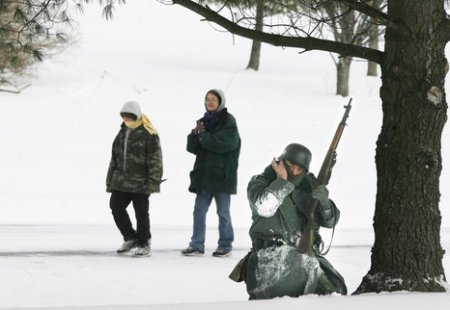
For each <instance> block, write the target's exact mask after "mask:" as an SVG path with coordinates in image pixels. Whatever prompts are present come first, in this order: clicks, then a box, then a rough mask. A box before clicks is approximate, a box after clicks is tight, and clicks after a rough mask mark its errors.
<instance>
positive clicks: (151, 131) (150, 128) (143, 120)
mask: <svg viewBox="0 0 450 310" xmlns="http://www.w3.org/2000/svg"><path fill="white" fill-rule="evenodd" d="M125 125H127V127H128V128H130V129H136V128H138V127H139V126H141V125H144V128H145V129H146V130H147V131H148V133H149V134H151V135H156V136H157V135H158V132H157V131H156V129H155V127H153V124H152V122H150V120H149V119H148V117H147V116H146V115H145V114H142V117H141V118H140V119H139V120H137V121H134V122H125Z"/></svg>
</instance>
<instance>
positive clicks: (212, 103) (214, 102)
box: [205, 93, 219, 112]
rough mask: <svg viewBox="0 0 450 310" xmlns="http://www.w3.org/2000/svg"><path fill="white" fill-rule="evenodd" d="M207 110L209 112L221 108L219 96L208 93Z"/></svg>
mask: <svg viewBox="0 0 450 310" xmlns="http://www.w3.org/2000/svg"><path fill="white" fill-rule="evenodd" d="M205 104H206V110H208V112H216V111H217V109H218V108H219V98H217V96H216V95H214V94H211V93H209V94H207V95H206V99H205Z"/></svg>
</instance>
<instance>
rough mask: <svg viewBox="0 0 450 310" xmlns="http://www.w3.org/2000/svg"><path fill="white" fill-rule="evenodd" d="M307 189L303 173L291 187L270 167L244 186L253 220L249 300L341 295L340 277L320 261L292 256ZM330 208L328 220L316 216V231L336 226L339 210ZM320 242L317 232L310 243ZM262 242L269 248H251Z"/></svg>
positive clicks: (307, 178) (303, 218)
mask: <svg viewBox="0 0 450 310" xmlns="http://www.w3.org/2000/svg"><path fill="white" fill-rule="evenodd" d="M313 184H315V178H314V176H313V175H311V174H306V173H305V175H304V177H303V179H302V180H301V181H300V182H299V184H298V185H297V186H294V184H292V183H291V182H288V181H286V180H284V179H281V178H277V177H276V174H275V172H274V170H273V169H272V167H271V166H269V167H267V168H266V169H265V171H264V173H262V174H261V175H258V176H254V177H253V178H252V180H251V181H250V183H249V185H248V189H247V190H248V199H249V202H250V207H251V209H252V219H253V224H252V226H251V228H250V237H251V238H252V242H253V245H254V246H253V250H252V252H250V254H249V256H248V257H247V259H248V261H247V266H246V267H245V268H246V270H245V271H244V272H246V279H245V280H246V284H247V291H248V293H249V295H250V299H265V298H274V297H281V296H292V297H297V296H300V295H303V294H311V293H316V294H329V293H332V292H338V293H341V294H346V293H347V288H346V285H345V282H344V279H343V277H342V276H341V275H340V274H339V273H338V272H337V271H336V269H334V267H333V266H332V265H331V264H330V263H329V262H328V261H327V260H326V259H325V258H324V257H323V256H320V255H316V256H315V257H312V258H311V257H309V256H308V255H305V254H301V253H299V252H298V251H297V247H298V244H299V242H300V238H301V232H302V229H303V225H304V224H305V223H306V209H307V206H308V205H309V202H310V201H311V191H312V188H313ZM277 206H278V207H277ZM331 208H332V210H333V217H332V218H330V219H328V220H325V219H324V218H323V216H322V215H321V212H320V211H318V212H317V214H316V222H317V223H318V224H319V225H320V226H324V227H329V228H331V227H334V225H336V223H337V221H338V219H339V210H338V209H337V208H336V206H335V205H334V203H331ZM275 210H276V211H275ZM274 240H275V241H274ZM320 240H321V239H320V235H318V232H317V235H316V241H319V242H320ZM262 242H266V243H265V244H273V246H269V247H260V246H257V245H258V244H259V245H261V244H263V243H262ZM305 266H308V267H307V268H305Z"/></svg>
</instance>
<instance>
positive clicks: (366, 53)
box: [172, 0, 384, 64]
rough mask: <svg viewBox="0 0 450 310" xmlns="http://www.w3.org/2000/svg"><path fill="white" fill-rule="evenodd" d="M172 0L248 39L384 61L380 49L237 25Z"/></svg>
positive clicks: (182, 0) (193, 5)
mask: <svg viewBox="0 0 450 310" xmlns="http://www.w3.org/2000/svg"><path fill="white" fill-rule="evenodd" d="M172 2H173V3H174V4H178V5H181V6H183V7H185V8H187V9H189V10H191V11H193V12H195V13H197V14H199V15H201V16H203V17H204V18H205V19H207V20H209V21H212V22H214V23H216V24H218V25H220V26H222V27H223V28H225V29H226V30H228V31H229V32H231V33H234V34H237V35H239V36H242V37H245V38H248V39H253V40H258V41H261V42H265V43H269V44H272V45H275V46H284V47H298V48H304V49H306V50H322V51H328V52H333V53H337V54H340V55H342V56H353V57H359V58H363V59H367V60H370V61H373V62H376V63H379V64H380V63H381V62H382V61H383V55H384V54H383V52H381V51H379V50H375V49H370V48H367V47H362V46H356V45H353V44H345V43H340V42H335V41H330V40H324V39H316V38H312V37H292V36H282V35H277V34H270V33H266V32H263V31H256V30H252V29H248V28H245V27H242V26H239V25H236V24H235V23H233V22H232V21H230V20H229V19H227V18H225V17H223V16H221V15H219V14H217V13H216V12H215V11H213V10H210V9H207V8H205V7H204V6H201V5H199V4H197V3H195V2H193V1H191V0H173V1H172Z"/></svg>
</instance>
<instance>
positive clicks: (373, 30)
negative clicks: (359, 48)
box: [367, 25, 378, 76]
mask: <svg viewBox="0 0 450 310" xmlns="http://www.w3.org/2000/svg"><path fill="white" fill-rule="evenodd" d="M369 47H370V48H373V49H378V26H376V25H372V26H370V28H369ZM367 75H368V76H378V64H377V63H375V62H373V61H369V62H368V65H367Z"/></svg>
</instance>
